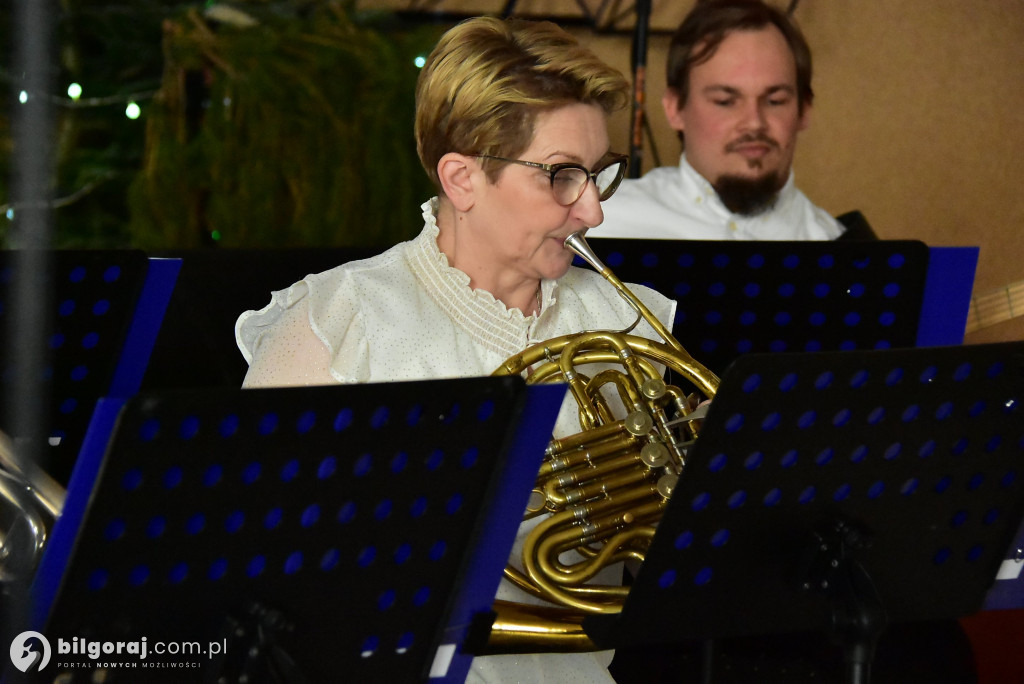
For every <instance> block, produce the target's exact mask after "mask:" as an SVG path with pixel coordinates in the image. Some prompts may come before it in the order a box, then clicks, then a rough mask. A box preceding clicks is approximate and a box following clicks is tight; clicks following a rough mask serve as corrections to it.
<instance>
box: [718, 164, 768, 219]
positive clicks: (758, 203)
mask: <svg viewBox="0 0 1024 684" xmlns="http://www.w3.org/2000/svg"><path fill="white" fill-rule="evenodd" d="M784 184H785V179H783V178H782V177H781V175H780V174H779V173H778V172H770V173H766V174H765V175H763V176H758V177H757V178H748V177H746V176H730V175H725V176H719V177H718V180H716V181H715V182H714V183H713V184H712V185H713V187H714V188H715V192H717V193H718V197H719V199H721V200H722V204H724V205H725V206H726V208H727V209H728V210H729V211H731V212H733V213H734V214H739V215H741V216H757V215H758V214H760V213H763V212H765V211H767V210H768V209H771V208H772V206H773V205H774V204H775V198H776V197H778V194H779V190H781V189H782V186H783V185H784Z"/></svg>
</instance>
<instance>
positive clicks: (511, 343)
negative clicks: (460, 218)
mask: <svg viewBox="0 0 1024 684" xmlns="http://www.w3.org/2000/svg"><path fill="white" fill-rule="evenodd" d="M438 205H439V201H438V198H437V197H434V198H432V199H431V200H429V201H427V202H424V203H423V205H422V206H421V207H420V208H421V209H422V210H423V230H422V232H420V234H419V236H418V237H416V238H415V239H414V240H413V241H412V242H411V243H410V250H409V261H410V265H411V266H412V269H413V272H414V273H415V274H416V277H417V278H419V279H420V281H421V282H422V283H423V284H424V286H425V288H426V290H427V292H429V293H430V295H431V296H432V297H433V298H434V299H435V301H437V303H438V304H439V305H440V306H441V307H442V308H443V309H444V310H445V312H446V313H447V314H448V315H449V316H450V317H451V318H452V320H454V321H456V322H457V323H459V324H460V325H462V326H464V327H465V328H466V329H467V330H468V331H469V332H470V333H471V334H472V335H473V336H474V338H476V339H477V341H479V342H480V343H481V344H484V345H486V346H487V347H488V348H490V349H492V350H493V351H496V352H498V353H501V354H508V355H512V354H514V353H517V352H518V351H520V350H521V349H522V348H523V346H524V345H525V343H526V341H527V339H528V337H529V330H530V327H531V326H532V325H533V323H534V322H535V320H536V318H537V317H535V316H533V315H529V316H526V315H524V314H523V312H522V311H520V310H519V309H515V308H512V309H510V308H508V307H507V306H505V303H504V302H502V301H500V300H498V299H495V298H494V295H492V294H491V293H490V292H487V291H486V290H479V289H472V288H470V285H469V282H470V280H469V275H468V274H467V273H464V272H463V271H460V270H459V269H457V268H455V267H453V266H452V265H450V264H449V263H448V257H447V256H446V255H445V254H444V253H443V252H442V251H441V250H440V249H439V248H438V246H437V237H438V235H439V234H440V229H439V228H438V226H437V209H438ZM556 287H557V283H556V282H555V281H553V280H543V281H541V297H542V299H543V302H544V303H543V306H542V307H541V308H542V313H541V315H543V309H545V308H547V306H548V304H549V303H553V301H554V293H555V289H556Z"/></svg>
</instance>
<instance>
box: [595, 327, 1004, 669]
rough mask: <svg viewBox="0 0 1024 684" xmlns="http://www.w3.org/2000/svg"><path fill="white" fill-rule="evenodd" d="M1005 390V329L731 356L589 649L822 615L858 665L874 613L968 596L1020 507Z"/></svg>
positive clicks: (751, 629)
mask: <svg viewBox="0 0 1024 684" xmlns="http://www.w3.org/2000/svg"><path fill="white" fill-rule="evenodd" d="M1022 403H1024V343H1019V342H1018V343H1006V344H993V345H979V346H973V347H936V348H930V349H908V350H887V351H868V352H839V353H804V354H777V355H760V354H752V355H748V356H745V357H742V358H740V359H738V360H737V361H736V362H735V363H734V364H733V365H732V366H731V367H730V369H729V371H728V372H727V374H726V376H725V377H724V378H723V381H722V385H721V388H720V391H719V393H718V394H717V395H716V397H715V400H714V401H713V402H712V404H711V408H710V411H709V413H708V416H707V419H706V421H705V424H704V426H703V429H702V431H701V435H700V438H699V439H698V440H697V444H696V446H695V447H694V450H693V452H692V453H691V455H690V458H689V459H688V462H687V465H686V468H685V470H684V473H683V476H682V477H681V478H680V481H679V485H678V487H677V489H676V491H675V492H674V493H673V496H672V499H671V501H670V502H669V505H668V507H667V510H666V513H665V516H664V517H663V518H662V520H661V522H660V524H659V527H658V531H657V534H656V535H655V537H654V540H653V542H652V545H651V548H650V551H649V553H648V555H647V558H646V560H645V562H644V564H643V565H642V567H641V568H640V571H639V573H638V575H637V577H636V581H635V583H634V585H633V587H632V589H631V591H630V594H629V597H628V599H627V601H626V603H625V606H624V608H623V611H622V613H621V614H620V615H618V616H607V617H605V616H601V617H592V618H588V619H587V620H586V621H585V623H584V627H585V628H586V629H587V632H588V633H589V634H590V635H591V636H592V638H593V639H594V640H595V642H596V643H597V644H598V645H599V646H601V647H616V646H628V645H638V644H650V643H657V642H669V641H681V640H688V639H710V638H718V637H733V636H745V635H764V634H773V633H784V632H793V631H810V630H829V629H830V628H833V632H834V636H835V638H836V640H837V641H839V642H841V643H842V644H843V645H844V647H846V652H847V658H848V673H849V674H850V676H851V679H852V680H853V681H866V679H865V677H866V676H867V675H868V674H869V669H870V661H871V653H872V649H873V646H874V640H875V639H876V638H877V633H878V631H880V629H882V628H883V627H884V624H885V620H886V618H888V620H891V621H910V620H925V619H940V618H953V617H960V616H964V615H967V614H970V613H973V612H975V611H977V610H978V609H979V608H980V607H981V604H982V600H983V598H984V596H985V592H986V591H987V590H988V589H989V587H990V586H991V584H992V581H993V578H994V577H995V574H996V569H997V567H998V566H999V564H1000V561H1001V560H1002V558H1003V554H1004V551H1005V550H1006V548H1007V546H1008V544H1009V542H1010V540H1011V538H1012V535H1013V533H1014V531H1015V530H1016V529H1017V526H1018V524H1019V523H1020V521H1021V517H1022V513H1024V510H1022V508H1024V497H1022V488H1024V477H1022V473H1021V466H1020V463H1021V456H1022V451H1024V421H1022V420H1021V414H1022ZM833 621H835V625H834V626H833ZM858 625H861V626H865V627H867V629H866V630H865V631H863V632H857V630H856V629H855V628H856V627H857V626H858Z"/></svg>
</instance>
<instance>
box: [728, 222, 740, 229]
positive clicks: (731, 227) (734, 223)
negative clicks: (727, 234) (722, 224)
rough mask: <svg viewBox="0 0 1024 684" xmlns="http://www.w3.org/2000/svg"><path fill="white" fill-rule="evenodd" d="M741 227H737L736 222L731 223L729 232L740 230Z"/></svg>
mask: <svg viewBox="0 0 1024 684" xmlns="http://www.w3.org/2000/svg"><path fill="white" fill-rule="evenodd" d="M739 229H740V227H739V226H737V225H736V222H735V221H729V230H739Z"/></svg>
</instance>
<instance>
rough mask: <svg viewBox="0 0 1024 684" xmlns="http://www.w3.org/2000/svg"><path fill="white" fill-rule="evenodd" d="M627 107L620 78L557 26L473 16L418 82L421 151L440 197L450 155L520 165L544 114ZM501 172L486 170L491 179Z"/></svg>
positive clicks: (443, 43)
mask: <svg viewBox="0 0 1024 684" xmlns="http://www.w3.org/2000/svg"><path fill="white" fill-rule="evenodd" d="M628 100H629V83H628V82H627V81H626V79H625V78H624V77H623V76H622V74H620V73H619V72H618V71H616V70H615V69H613V68H612V67H610V66H608V65H607V64H605V63H604V62H602V61H601V60H600V59H598V57H597V56H596V55H594V53H592V52H591V51H590V50H588V49H586V48H584V47H583V46H582V45H580V44H579V42H578V41H577V40H576V38H574V37H573V36H572V35H570V34H569V33H567V32H566V31H564V30H563V29H561V28H559V27H558V26H556V25H555V24H553V23H551V22H546V21H545V22H533V21H525V20H518V19H512V20H502V19H498V18H495V17H474V18H472V19H467V20H465V21H463V22H461V23H460V24H458V25H456V26H455V27H454V28H452V29H450V30H449V31H448V32H447V33H445V34H444V35H443V36H442V37H441V40H440V41H439V42H438V44H437V45H436V46H435V47H434V49H433V51H432V52H431V53H430V56H429V57H428V58H427V62H426V64H425V66H424V67H423V70H422V72H421V73H420V75H419V80H418V81H417V84H416V150H417V152H418V153H419V157H420V163H422V164H423V168H424V170H425V171H426V172H427V175H428V176H429V177H430V180H431V181H432V182H433V183H434V185H435V186H436V187H437V188H438V190H440V182H439V180H438V177H437V164H438V162H439V161H440V159H441V157H443V156H444V155H445V154H447V153H449V152H458V153H460V154H466V155H470V154H487V155H493V156H497V157H509V158H515V157H516V156H518V155H519V153H521V152H522V151H523V150H525V149H526V148H527V147H529V145H530V143H531V142H532V141H533V134H534V130H533V129H534V123H535V121H536V118H537V114H539V113H540V112H542V111H546V110H550V109H555V108H557V107H561V106H564V105H567V104H574V103H584V104H596V105H598V106H600V107H601V108H602V109H603V110H604V111H605V112H606V113H611V112H613V111H616V110H618V109H620V108H622V107H623V106H625V104H626V102H628ZM503 166H504V164H503V163H501V162H493V160H485V166H484V168H485V170H486V171H487V173H488V177H490V178H491V180H494V179H495V178H496V177H497V174H498V173H499V172H500V169H501V167H503Z"/></svg>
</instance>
